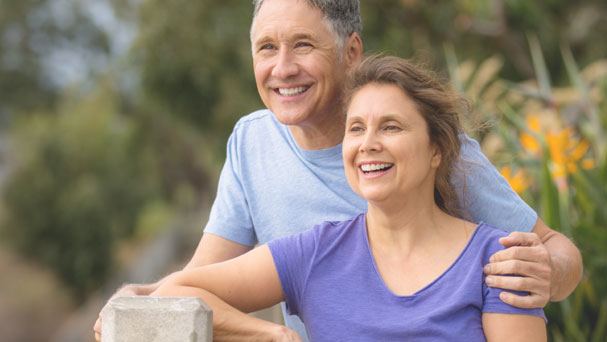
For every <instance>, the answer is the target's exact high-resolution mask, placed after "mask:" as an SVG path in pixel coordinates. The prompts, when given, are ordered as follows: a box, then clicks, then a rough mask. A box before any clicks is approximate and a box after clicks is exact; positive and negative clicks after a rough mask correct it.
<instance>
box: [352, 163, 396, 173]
mask: <svg viewBox="0 0 607 342" xmlns="http://www.w3.org/2000/svg"><path fill="white" fill-rule="evenodd" d="M390 167H392V164H363V165H361V166H360V169H361V170H363V171H364V172H371V171H378V170H383V169H387V168H390Z"/></svg>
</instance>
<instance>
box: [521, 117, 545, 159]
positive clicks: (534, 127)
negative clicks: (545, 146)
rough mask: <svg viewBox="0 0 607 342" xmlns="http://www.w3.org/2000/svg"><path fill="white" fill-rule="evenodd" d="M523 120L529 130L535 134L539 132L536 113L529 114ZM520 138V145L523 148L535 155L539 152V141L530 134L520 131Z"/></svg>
mask: <svg viewBox="0 0 607 342" xmlns="http://www.w3.org/2000/svg"><path fill="white" fill-rule="evenodd" d="M525 121H526V122H527V127H529V129H530V130H531V132H533V133H535V134H540V133H541V127H540V120H539V117H538V116H537V115H529V116H528V117H527V119H526V120H525ZM520 139H521V145H522V146H523V148H524V149H525V150H527V151H528V152H530V153H531V154H533V155H536V156H537V155H540V154H541V146H540V143H539V142H538V141H537V139H535V138H534V137H533V136H532V135H531V134H529V133H525V132H522V133H521V137H520Z"/></svg>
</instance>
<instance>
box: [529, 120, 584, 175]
mask: <svg viewBox="0 0 607 342" xmlns="http://www.w3.org/2000/svg"><path fill="white" fill-rule="evenodd" d="M525 121H526V123H527V127H528V128H529V130H530V131H531V132H532V133H534V134H535V136H541V135H543V134H542V130H543V129H544V130H545V129H546V127H542V122H541V121H540V117H539V115H535V114H532V115H529V116H527V119H526V120H525ZM545 139H546V144H547V145H548V151H549V152H550V173H551V174H552V178H554V180H555V181H557V183H563V181H564V179H565V178H566V176H567V175H568V174H573V173H576V172H578V170H579V167H578V165H579V164H581V166H582V168H584V169H585V170H589V169H592V168H594V167H595V163H594V160H593V159H591V158H586V159H583V160H582V158H583V157H584V155H586V152H588V147H589V146H590V144H589V143H588V141H586V140H581V141H580V139H579V138H577V137H575V135H574V132H573V129H572V128H570V127H567V128H565V129H562V130H559V129H558V128H556V129H555V128H554V126H553V128H552V129H548V130H547V132H546V134H545ZM520 142H521V146H522V147H523V148H524V149H525V150H526V151H527V152H528V153H530V154H532V155H535V156H541V155H542V147H541V146H542V145H541V143H540V142H539V141H538V140H537V139H536V138H535V137H534V135H532V134H529V133H525V132H522V133H521V134H520ZM580 161H581V163H580ZM563 184H564V183H563Z"/></svg>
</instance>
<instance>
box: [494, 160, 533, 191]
mask: <svg viewBox="0 0 607 342" xmlns="http://www.w3.org/2000/svg"><path fill="white" fill-rule="evenodd" d="M500 173H501V174H502V176H504V178H506V180H507V181H508V183H510V186H511V187H512V189H513V190H514V191H516V193H517V194H521V193H523V191H525V190H527V188H528V187H529V181H528V180H527V178H526V176H525V172H524V171H523V170H522V169H521V170H518V171H517V172H516V173H515V174H514V175H512V169H511V168H510V166H504V167H503V168H502V169H501V170H500Z"/></svg>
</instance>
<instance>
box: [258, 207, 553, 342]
mask: <svg viewBox="0 0 607 342" xmlns="http://www.w3.org/2000/svg"><path fill="white" fill-rule="evenodd" d="M507 234H508V232H506V231H505V230H502V229H499V228H495V227H493V226H490V225H487V224H484V223H481V224H479V226H478V227H477V228H476V230H475V231H474V234H473V236H472V237H471V238H470V241H469V242H468V244H467V245H466V247H465V248H464V250H463V251H462V252H461V254H460V255H459V257H458V258H457V259H456V260H455V262H454V263H453V264H452V265H451V266H450V267H449V268H448V269H447V270H446V271H445V272H444V273H443V274H442V275H440V276H439V277H438V278H436V279H435V280H434V281H432V282H431V283H430V284H428V285H426V286H425V287H424V288H422V289H421V290H419V291H417V292H416V293H415V294H413V295H410V296H398V295H395V294H394V293H393V292H392V291H391V290H390V289H389V288H388V287H387V286H386V285H385V283H384V281H383V279H382V278H381V276H380V275H379V272H378V271H377V268H376V267H375V261H374V260H373V255H372V253H371V249H370V247H369V243H368V241H369V240H368V237H367V229H366V222H365V214H360V215H359V216H356V217H355V218H353V219H351V220H348V221H342V222H325V223H323V224H321V225H318V226H315V227H314V228H313V229H311V230H308V231H305V232H303V233H300V234H297V235H292V236H288V237H285V238H281V239H277V240H274V241H271V242H269V243H268V246H269V248H270V251H271V253H272V257H273V258H274V263H275V265H276V269H277V271H278V275H279V277H280V282H281V284H282V290H283V292H284V296H285V298H286V303H287V309H288V311H289V314H296V315H298V316H299V317H300V318H301V319H302V320H303V322H304V323H305V325H306V329H307V331H308V335H309V337H310V340H312V341H409V340H414V341H458V340H461V341H466V342H469V341H485V335H484V333H483V327H482V322H481V315H482V313H483V312H497V313H512V314H526V315H535V316H540V317H543V318H544V319H545V316H544V313H543V310H542V309H531V310H528V309H519V308H515V307H513V306H510V305H508V304H505V303H504V302H502V301H501V300H500V299H499V293H500V292H501V291H503V290H501V289H494V288H491V287H488V286H486V285H485V282H484V278H485V276H484V274H483V265H485V264H487V263H488V261H489V257H490V256H491V255H492V254H493V253H495V252H496V251H498V250H501V249H503V246H502V245H500V244H499V242H498V238H499V237H502V236H506V235H507Z"/></svg>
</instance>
